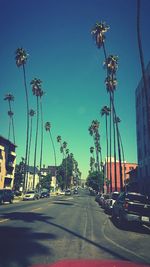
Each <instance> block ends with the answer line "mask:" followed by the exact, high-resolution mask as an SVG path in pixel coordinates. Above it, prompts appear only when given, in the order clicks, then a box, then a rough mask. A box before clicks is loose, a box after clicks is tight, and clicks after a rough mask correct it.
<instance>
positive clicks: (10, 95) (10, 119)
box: [4, 93, 15, 144]
mask: <svg viewBox="0 0 150 267" xmlns="http://www.w3.org/2000/svg"><path fill="white" fill-rule="evenodd" d="M4 100H5V101H8V105H9V111H8V116H9V130H8V140H9V138H10V127H11V122H12V130H13V142H14V144H15V130H14V119H13V115H14V113H13V112H12V108H11V101H14V96H13V95H12V94H10V93H9V94H6V95H5V97H4Z"/></svg>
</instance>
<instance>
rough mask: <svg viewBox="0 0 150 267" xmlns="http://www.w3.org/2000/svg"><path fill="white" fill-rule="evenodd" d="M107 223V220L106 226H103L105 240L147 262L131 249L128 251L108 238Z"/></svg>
mask: <svg viewBox="0 0 150 267" xmlns="http://www.w3.org/2000/svg"><path fill="white" fill-rule="evenodd" d="M107 222H108V219H106V221H105V222H104V224H103V226H102V233H103V235H104V238H105V239H106V240H107V241H108V242H110V243H112V244H113V245H115V246H116V247H118V248H121V249H123V250H125V251H126V252H128V253H130V254H132V255H134V256H136V257H137V258H139V259H140V260H144V262H145V258H144V257H142V256H139V255H138V254H136V253H135V252H134V251H132V250H129V249H127V248H125V247H123V246H121V245H119V244H118V243H116V242H115V241H113V240H112V239H110V238H109V237H108V236H106V234H105V227H106V224H107ZM109 224H110V222H109Z"/></svg>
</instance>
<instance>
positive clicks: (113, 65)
mask: <svg viewBox="0 0 150 267" xmlns="http://www.w3.org/2000/svg"><path fill="white" fill-rule="evenodd" d="M104 66H106V68H107V71H108V74H110V75H112V74H116V71H117V69H118V56H114V55H109V56H108V57H107V59H106V60H105V61H104Z"/></svg>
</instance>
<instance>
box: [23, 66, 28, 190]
mask: <svg viewBox="0 0 150 267" xmlns="http://www.w3.org/2000/svg"><path fill="white" fill-rule="evenodd" d="M22 68H23V77H24V87H25V95H26V116H27V118H26V119H27V121H26V151H25V167H24V190H26V188H25V187H26V173H27V170H26V166H27V158H28V142H29V100H28V90H27V82H26V72H25V66H24V64H23V65H22Z"/></svg>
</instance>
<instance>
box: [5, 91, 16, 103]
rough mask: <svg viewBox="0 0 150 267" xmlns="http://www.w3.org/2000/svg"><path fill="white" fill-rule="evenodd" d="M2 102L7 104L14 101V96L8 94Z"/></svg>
mask: <svg viewBox="0 0 150 267" xmlns="http://www.w3.org/2000/svg"><path fill="white" fill-rule="evenodd" d="M4 100H8V102H10V101H14V96H13V95H12V94H10V93H8V94H7V95H5V97H4Z"/></svg>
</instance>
